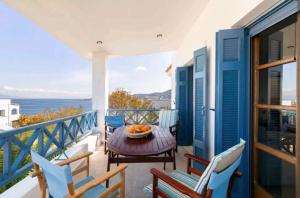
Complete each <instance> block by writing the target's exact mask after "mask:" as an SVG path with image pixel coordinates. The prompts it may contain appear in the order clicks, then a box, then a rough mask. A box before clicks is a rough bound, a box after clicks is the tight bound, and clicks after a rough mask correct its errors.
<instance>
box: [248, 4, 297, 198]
mask: <svg viewBox="0 0 300 198" xmlns="http://www.w3.org/2000/svg"><path fill="white" fill-rule="evenodd" d="M287 2H289V3H295V2H294V1H287ZM285 4H287V3H285ZM287 5H288V6H287ZM287 5H283V6H282V5H281V6H280V9H284V8H285V7H284V6H287V7H286V9H291V4H287ZM297 5H298V4H297ZM298 9H299V6H298V7H297V10H296V11H294V12H293V13H292V14H295V13H296V15H297V21H296V53H295V59H296V62H297V74H296V77H297V78H296V92H297V95H296V151H300V132H299V130H300V116H298V114H299V113H300V39H297V38H300V12H299V10H298ZM270 13H271V14H270ZM270 13H269V14H267V17H266V19H268V20H270V19H269V17H270V16H272V14H274V13H273V12H272V11H271V12H270ZM292 14H289V15H286V16H285V17H281V19H280V20H277V21H276V22H274V21H273V24H272V25H269V26H266V27H265V28H264V29H263V28H262V27H261V30H260V31H257V27H256V28H254V29H255V31H256V32H255V31H252V30H251V28H253V27H251V26H249V27H247V29H248V31H249V32H250V36H249V46H250V50H249V53H248V54H249V66H250V69H251V70H250V72H249V76H250V82H251V83H250V84H251V85H250V86H251V88H250V89H249V90H250V92H251V97H250V98H251V99H250V100H251V103H250V115H251V116H250V123H251V126H250V127H249V128H250V134H251V136H252V139H251V140H250V141H252V143H251V144H250V145H251V149H250V152H252V153H251V154H250V155H251V162H252V168H251V171H250V172H251V175H252V176H251V181H250V182H251V185H252V186H251V191H252V195H254V188H255V187H254V183H253V182H254V181H255V172H256V164H255V160H254V158H255V157H256V156H255V152H254V149H255V147H254V142H256V141H257V140H255V138H256V136H255V133H254V131H255V128H254V127H255V126H257V124H256V123H255V122H256V120H255V119H254V118H255V112H254V111H253V110H254V105H255V104H254V98H256V97H257V96H256V94H255V91H254V89H255V86H256V85H255V84H254V83H255V81H256V82H257V80H254V78H255V75H254V72H255V69H254V67H255V64H253V63H254V60H253V59H254V57H255V56H257V55H256V54H253V53H252V52H253V48H254V47H255V46H254V45H253V42H254V43H255V42H257V41H255V38H254V37H255V36H256V35H257V34H259V33H260V32H262V31H264V30H265V29H267V28H269V27H271V26H273V25H275V24H276V23H278V22H280V21H282V20H284V19H286V18H288V17H289V16H291V15H292ZM275 15H276V13H275ZM268 20H267V21H268ZM258 21H260V23H262V22H263V20H262V19H259V20H258ZM263 24H265V22H264V23H263ZM253 32H255V34H254V33H253ZM252 40H253V42H252ZM256 45H257V44H256ZM256 51H257V50H256ZM297 60H298V61H297ZM256 131H257V130H256ZM294 158H295V159H294V160H295V163H293V164H294V165H295V178H296V181H295V189H296V197H300V152H296V156H295V157H294ZM292 160H293V159H292V157H291V158H290V159H288V162H290V161H292ZM266 198H269V197H266ZM270 198H272V196H270Z"/></svg>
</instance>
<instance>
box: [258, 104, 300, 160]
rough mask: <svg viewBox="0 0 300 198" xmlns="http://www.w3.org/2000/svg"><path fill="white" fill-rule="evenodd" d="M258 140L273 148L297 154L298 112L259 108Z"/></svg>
mask: <svg viewBox="0 0 300 198" xmlns="http://www.w3.org/2000/svg"><path fill="white" fill-rule="evenodd" d="M258 119H259V120H258V141H259V142H260V143H263V144H266V145H268V146H270V147H272V148H275V149H278V150H280V151H283V152H286V153H288V154H291V155H295V154H296V150H295V149H296V148H295V146H296V140H295V137H296V112H292V111H286V110H271V109H259V111H258Z"/></svg>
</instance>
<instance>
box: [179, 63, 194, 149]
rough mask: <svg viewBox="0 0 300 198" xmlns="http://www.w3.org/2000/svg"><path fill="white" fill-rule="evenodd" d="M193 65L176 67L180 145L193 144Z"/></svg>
mask: <svg viewBox="0 0 300 198" xmlns="http://www.w3.org/2000/svg"><path fill="white" fill-rule="evenodd" d="M191 69H192V67H177V69H176V109H178V111H179V122H180V123H179V133H178V140H177V143H178V144H179V145H191V144H192V141H193V135H192V130H193V129H192V126H193V125H192V118H191V115H190V114H191V111H192V109H191V108H190V103H191V90H190V89H191V87H190V86H191V84H190V81H191V80H192V79H191V71H190V70H191Z"/></svg>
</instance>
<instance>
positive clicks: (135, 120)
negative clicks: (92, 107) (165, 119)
mask: <svg viewBox="0 0 300 198" xmlns="http://www.w3.org/2000/svg"><path fill="white" fill-rule="evenodd" d="M159 111H160V110H159V109H108V110H107V113H106V114H107V115H124V116H125V121H126V123H127V124H155V123H157V122H158V116H159Z"/></svg>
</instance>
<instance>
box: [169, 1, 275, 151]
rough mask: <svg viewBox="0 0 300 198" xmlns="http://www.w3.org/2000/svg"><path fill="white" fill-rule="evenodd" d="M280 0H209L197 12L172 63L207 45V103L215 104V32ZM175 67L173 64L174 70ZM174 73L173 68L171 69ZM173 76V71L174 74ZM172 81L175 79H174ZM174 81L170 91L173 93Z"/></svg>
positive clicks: (211, 139)
mask: <svg viewBox="0 0 300 198" xmlns="http://www.w3.org/2000/svg"><path fill="white" fill-rule="evenodd" d="M278 1H279V0H226V1H222V0H211V1H210V2H209V3H208V5H207V7H206V8H205V10H204V12H203V13H202V14H201V15H200V16H199V18H198V19H197V21H196V22H195V23H194V25H193V27H192V28H191V29H190V31H189V32H188V34H187V35H186V37H185V38H184V40H183V42H182V43H181V45H180V47H179V49H178V50H177V52H176V57H175V58H174V62H173V66H174V67H176V66H177V67H178V66H183V65H185V64H187V63H188V62H190V61H191V59H192V58H193V52H194V51H195V50H196V49H199V48H202V47H204V46H207V49H208V67H209V68H208V73H209V74H208V75H209V77H208V78H209V82H208V84H209V88H208V90H209V94H208V97H209V99H208V100H209V101H208V107H209V108H214V107H215V68H216V66H215V51H216V48H215V40H216V38H215V37H216V32H217V31H219V30H221V29H229V28H231V27H233V26H235V27H236V26H243V25H246V24H247V23H249V22H250V21H252V20H254V19H255V18H257V17H258V16H259V15H261V14H262V13H263V12H265V11H266V10H268V9H270V7H272V6H274V4H276V3H278ZM175 70H176V69H175V68H174V70H173V71H175ZM174 73H175V72H174ZM173 78H174V75H173ZM172 82H175V80H174V79H173V81H172ZM175 87H176V85H175V83H174V84H173V85H172V93H173V95H175ZM214 119H215V115H214V112H212V111H209V116H208V122H209V124H208V133H209V137H208V139H209V147H210V153H209V156H213V155H214V127H215V122H214Z"/></svg>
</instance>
